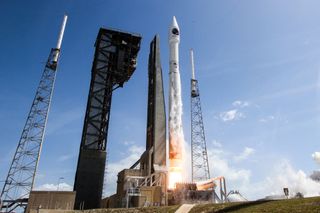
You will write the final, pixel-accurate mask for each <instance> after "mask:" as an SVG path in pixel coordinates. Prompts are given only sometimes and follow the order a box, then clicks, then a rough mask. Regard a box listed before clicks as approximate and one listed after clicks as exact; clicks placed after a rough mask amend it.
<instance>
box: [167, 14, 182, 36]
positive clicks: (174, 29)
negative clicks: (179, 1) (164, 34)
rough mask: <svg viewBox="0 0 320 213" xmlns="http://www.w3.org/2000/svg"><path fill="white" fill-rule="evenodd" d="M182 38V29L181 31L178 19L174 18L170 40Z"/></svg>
mask: <svg viewBox="0 0 320 213" xmlns="http://www.w3.org/2000/svg"><path fill="white" fill-rule="evenodd" d="M179 36H180V29H179V25H178V23H177V19H176V17H175V16H173V18H172V24H171V26H170V31H169V37H170V39H174V38H176V39H179Z"/></svg>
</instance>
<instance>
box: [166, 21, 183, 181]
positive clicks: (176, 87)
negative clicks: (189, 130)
mask: <svg viewBox="0 0 320 213" xmlns="http://www.w3.org/2000/svg"><path fill="white" fill-rule="evenodd" d="M179 43H180V29H179V26H178V23H177V20H176V18H175V17H173V21H172V25H171V26H170V29H169V47H170V59H169V60H170V61H169V66H170V68H169V69H170V71H169V79H170V80H169V81H170V83H169V161H170V168H169V172H170V171H176V172H180V173H181V170H182V154H183V147H184V146H183V145H184V136H183V129H182V99H181V79H180V70H179ZM179 181H181V180H179ZM169 185H170V184H169Z"/></svg>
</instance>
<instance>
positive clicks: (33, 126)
mask: <svg viewBox="0 0 320 213" xmlns="http://www.w3.org/2000/svg"><path fill="white" fill-rule="evenodd" d="M66 22H67V16H66V15H65V16H64V19H63V23H62V26H61V30H60V34H59V39H58V42H57V46H56V47H55V48H52V49H51V51H50V54H49V57H48V60H47V63H46V64H45V67H44V71H43V74H42V77H41V80H40V83H39V86H38V89H37V91H36V95H35V97H34V99H33V102H32V105H31V109H30V112H29V114H28V117H27V121H26V123H25V125H24V128H23V130H22V134H21V137H20V140H19V143H18V146H17V149H16V152H15V154H14V157H13V160H12V163H11V166H10V169H9V172H8V175H7V178H6V180H5V183H4V186H3V189H2V192H1V200H0V210H4V211H5V212H12V211H13V210H15V209H16V208H18V207H22V208H25V207H26V206H27V203H28V198H29V194H30V191H31V190H32V188H33V186H34V179H35V175H36V171H37V166H38V162H39V158H40V153H41V147H42V143H43V140H44V133H45V128H46V124H47V120H48V113H49V108H50V103H51V98H52V93H53V88H54V82H55V78H56V74H57V65H58V59H59V55H60V48H61V43H62V38H63V34H64V29H65V26H66Z"/></svg>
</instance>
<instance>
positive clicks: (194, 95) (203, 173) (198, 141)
mask: <svg viewBox="0 0 320 213" xmlns="http://www.w3.org/2000/svg"><path fill="white" fill-rule="evenodd" d="M190 55H191V68H192V79H191V162H192V182H196V181H203V180H208V179H210V171H209V163H208V154H207V145H206V138H205V134H204V125H203V118H202V111H201V102H200V91H199V86H198V81H197V80H196V79H195V74H194V61H193V50H191V51H190Z"/></svg>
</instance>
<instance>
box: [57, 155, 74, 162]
mask: <svg viewBox="0 0 320 213" xmlns="http://www.w3.org/2000/svg"><path fill="white" fill-rule="evenodd" d="M73 156H74V155H73V154H70V155H68V154H67V155H61V156H60V157H59V158H58V161H59V162H63V161H66V160H69V159H71V158H72V157H73Z"/></svg>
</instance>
